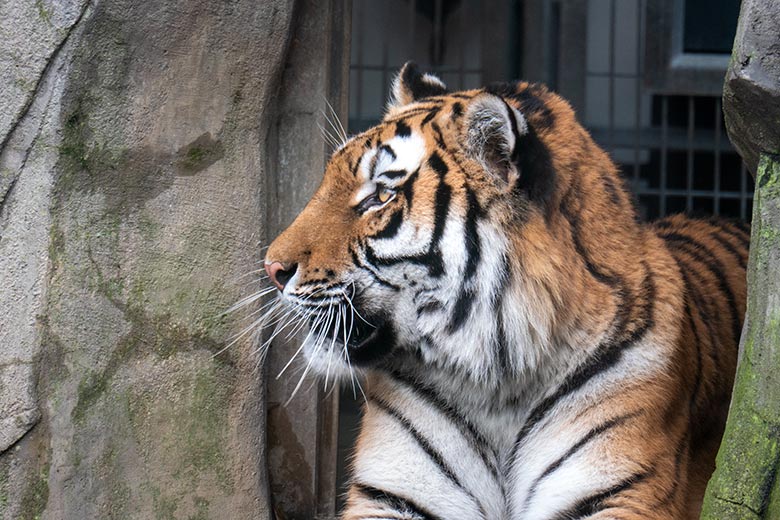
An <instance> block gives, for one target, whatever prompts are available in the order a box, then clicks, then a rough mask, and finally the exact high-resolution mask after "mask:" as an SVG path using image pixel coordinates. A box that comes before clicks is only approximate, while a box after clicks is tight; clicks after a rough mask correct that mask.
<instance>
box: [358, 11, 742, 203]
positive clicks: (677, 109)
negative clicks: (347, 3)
mask: <svg viewBox="0 0 780 520" xmlns="http://www.w3.org/2000/svg"><path fill="white" fill-rule="evenodd" d="M506 1H507V2H511V0H506ZM539 1H541V0H539ZM588 3H589V4H602V5H603V10H602V11H599V12H600V13H601V15H600V16H601V17H602V19H603V23H602V25H603V26H604V27H603V29H604V34H605V35H606V37H605V43H604V48H603V54H602V56H603V61H601V62H600V63H602V64H601V65H598V66H594V64H591V63H585V64H584V67H583V68H584V69H585V70H586V71H587V72H586V77H587V78H592V79H593V80H596V81H601V82H602V83H601V85H603V86H602V87H600V88H603V89H604V91H605V92H606V97H605V103H604V109H603V110H604V112H603V113H604V120H603V122H602V124H588V125H587V126H588V128H589V130H590V131H591V133H592V135H593V137H594V138H595V139H596V140H597V142H599V143H600V144H601V145H602V146H604V147H605V148H606V149H607V150H608V151H609V152H610V153H611V154H612V155H613V157H614V159H615V160H616V162H617V163H618V165H619V167H620V168H621V171H622V172H623V173H624V175H625V176H626V179H627V180H628V181H629V185H630V186H631V188H632V189H633V191H634V193H635V196H636V197H637V201H638V202H639V206H640V210H641V212H642V214H643V215H644V216H645V217H648V218H650V217H657V216H663V215H665V214H667V213H668V212H669V211H677V210H684V211H687V212H693V213H697V212H701V210H702V208H705V209H707V210H708V211H711V212H712V213H714V214H716V215H718V214H726V215H729V216H735V217H741V218H749V211H750V206H751V204H752V200H751V199H752V178H751V177H750V176H749V175H748V174H747V173H746V172H745V169H744V167H740V166H738V163H737V162H736V155H735V154H736V152H735V150H734V149H733V147H732V146H731V143H730V142H729V140H728V139H727V138H726V136H725V134H724V132H723V124H722V117H721V104H720V100H719V99H716V98H704V97H698V98H697V97H694V96H682V97H681V96H668V95H659V94H653V93H652V92H650V91H648V90H647V89H646V87H645V74H646V71H645V62H644V57H645V49H646V46H645V39H646V35H647V36H648V37H651V36H652V35H653V34H654V29H652V28H648V27H647V24H648V23H650V22H651V20H650V19H649V18H648V17H647V16H646V12H647V9H648V1H647V0H588ZM474 5H478V6H479V9H471V7H473V6H474ZM491 5H492V4H491ZM550 5H551V4H548V7H549V6H550ZM555 6H557V7H558V8H559V9H561V10H564V9H566V8H567V7H566V3H565V2H561V3H560V4H558V3H555ZM485 9H489V7H488V6H485V5H482V4H481V3H476V4H475V2H474V0H464V1H461V2H452V1H450V0H433V1H431V2H428V3H423V2H420V1H418V0H408V1H402V0H389V1H380V0H362V1H360V2H354V10H355V16H354V18H353V21H354V23H355V25H354V27H353V45H357V47H358V49H357V51H356V52H355V53H354V59H353V63H352V64H351V71H352V75H351V78H352V81H353V83H352V85H351V88H350V95H351V96H352V98H353V103H352V104H351V106H352V107H353V112H352V113H351V114H350V130H351V131H359V130H362V129H364V128H366V127H367V126H370V125H372V124H375V123H376V122H377V115H376V114H375V113H364V111H365V110H366V109H368V108H369V107H370V106H377V107H380V106H382V105H383V104H384V102H385V99H387V95H388V90H387V89H388V86H389V83H390V80H391V78H392V75H393V74H395V72H396V70H397V68H398V66H399V65H400V63H396V62H395V61H399V59H400V58H399V53H398V52H393V53H391V52H390V51H391V45H393V44H392V43H390V41H391V40H390V37H391V36H392V34H393V33H396V34H404V35H406V36H407V42H404V45H403V47H402V48H404V49H406V56H405V57H406V58H410V59H416V60H417V61H418V62H419V63H420V65H421V66H423V67H427V68H429V69H430V70H433V71H435V72H436V73H438V74H440V75H445V76H447V79H448V80H449V83H450V86H451V87H452V88H456V89H457V88H464V87H465V86H466V85H467V82H468V81H469V78H473V77H474V76H482V75H483V72H484V68H483V63H481V62H479V61H477V62H476V63H475V62H474V61H473V60H471V61H470V60H468V59H467V55H469V56H471V54H472V53H471V52H470V51H471V50H472V49H469V48H468V45H469V44H470V42H473V38H472V39H469V38H468V36H469V35H470V34H473V32H474V31H479V30H484V29H485V28H484V27H483V25H484V23H485V22H484V20H487V18H485V14H484V12H485ZM394 10H399V12H400V13H401V16H400V17H397V18H393V16H392V15H393V13H394ZM376 12H379V13H381V16H380V18H381V25H380V26H379V27H376V26H374V27H372V26H371V25H370V24H368V25H367V24H366V21H367V20H369V19H370V18H371V17H369V16H368V15H367V13H376ZM563 12H564V11H561V13H559V14H560V16H562V13H563ZM628 13H631V14H630V15H629V14H628ZM632 16H635V18H633V19H632V18H631V17H632ZM627 17H628V18H627ZM391 20H392V23H391ZM548 25H550V27H547V28H546V29H545V31H546V32H547V33H549V37H547V38H545V39H543V40H542V41H547V42H548V43H547V44H546V45H547V46H548V47H550V48H549V49H546V50H544V52H546V53H547V54H548V55H549V56H548V58H549V61H550V63H551V64H555V63H558V61H557V56H552V54H553V53H555V52H558V53H561V52H564V49H560V48H558V49H557V51H556V49H555V48H553V47H555V46H553V45H552V44H551V43H550V42H551V41H552V39H553V38H554V39H555V42H556V43H560V42H562V41H563V39H562V37H561V35H560V34H558V33H556V34H553V32H555V31H560V30H561V28H560V27H559V25H560V24H548ZM552 25H556V27H552ZM404 26H405V27H404ZM582 38H583V39H584V40H585V41H583V42H582V45H588V43H589V40H588V39H589V35H588V34H587V31H583V36H582ZM632 38H633V39H634V40H633V41H632ZM569 41H571V40H569ZM421 42H423V44H421ZM366 45H380V46H381V47H379V48H378V49H376V50H375V51H374V53H373V56H374V58H373V59H371V60H366V56H367V55H368V54H367V53H366V51H367V48H366ZM569 45H571V43H569ZM630 45H634V47H630ZM628 49H630V50H628ZM491 52H502V50H501V49H495V50H494V49H491ZM503 52H509V50H508V49H507V50H506V51H503ZM416 53H417V54H416ZM420 54H421V55H420ZM629 54H632V55H633V58H632V60H631V61H630V62H629V61H627V55H629ZM401 61H403V60H401ZM586 61H588V60H586ZM628 63H630V64H632V66H630V67H629V66H627V64H628ZM371 75H373V76H371ZM369 76H370V77H371V78H373V79H369ZM371 81H373V82H376V81H381V82H382V85H381V86H377V85H370V88H369V87H368V86H367V85H369V83H370V82H371ZM471 81H473V79H472V80H471ZM588 88H592V87H588ZM380 91H381V92H382V99H376V100H371V101H370V102H369V97H371V98H373V97H374V96H376V95H377V94H374V92H376V93H378V92H380ZM708 107H711V108H708ZM583 112H585V111H583ZM710 115H711V116H712V118H711V119H710ZM704 120H707V122H706V124H702V122H701V121H704ZM586 123H587V122H586ZM703 179H708V180H706V182H704V181H703ZM681 190H682V191H681ZM735 194H736V195H735ZM670 197H672V199H670ZM681 201H684V204H683V205H682V206H681V204H680V202H681ZM735 204H736V205H735Z"/></svg>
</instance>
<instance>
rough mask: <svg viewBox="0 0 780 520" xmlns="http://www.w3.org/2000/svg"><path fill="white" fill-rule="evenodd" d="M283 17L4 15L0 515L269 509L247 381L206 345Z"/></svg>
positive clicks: (225, 282)
mask: <svg viewBox="0 0 780 520" xmlns="http://www.w3.org/2000/svg"><path fill="white" fill-rule="evenodd" d="M293 12H294V5H293V1H292V0H288V1H278V0H277V1H274V2H253V1H248V0H233V1H230V2H211V1H208V0H178V1H177V0H172V1H165V2H136V1H133V0H97V1H92V2H89V1H87V0H70V1H59V0H57V1H55V0H19V1H14V2H0V72H1V74H0V143H1V144H2V148H0V204H2V207H1V208H0V345H2V347H1V348H0V518H3V519H14V520H16V519H34V518H35V519H37V518H41V519H56V520H61V519H91V518H101V519H102V518H122V519H124V518H143V519H148V518H187V519H205V518H217V517H220V518H231V519H240V518H267V517H268V516H269V514H270V513H269V506H268V496H267V487H268V482H267V474H266V466H265V452H264V449H265V443H264V441H265V438H264V436H265V404H264V402H265V399H264V397H265V396H264V388H263V384H262V378H261V375H262V374H261V373H259V372H258V371H257V370H256V369H255V366H256V361H257V360H256V359H255V358H253V357H252V356H251V354H250V349H249V346H248V345H245V344H239V345H237V346H236V348H233V349H230V350H228V351H226V352H224V353H222V354H219V355H216V354H217V353H218V352H219V351H220V350H221V349H222V347H224V346H225V344H226V342H227V339H228V338H229V337H230V336H231V335H233V334H235V333H236V332H237V331H238V330H239V327H240V325H241V324H240V323H239V322H237V321H236V320H235V319H234V318H232V317H225V316H223V315H222V313H223V311H224V310H225V309H226V308H227V307H229V306H230V304H231V303H232V302H234V301H236V300H237V299H238V298H239V297H240V296H242V295H245V294H246V292H247V290H248V288H247V287H246V286H245V285H242V284H243V283H244V282H243V281H241V280H240V275H242V274H244V273H246V272H248V271H250V270H252V269H256V268H257V267H259V266H258V265H257V260H258V259H259V258H260V253H259V251H258V248H257V244H258V242H259V241H260V240H264V239H266V238H267V237H266V235H267V229H266V222H267V202H268V200H269V197H270V192H272V191H273V189H272V188H271V187H269V186H268V184H267V183H268V181H267V179H268V178H273V175H270V173H271V170H273V169H274V168H276V165H275V162H274V161H275V159H274V158H273V157H271V156H269V155H268V154H267V153H266V148H267V146H266V145H267V140H268V138H269V129H271V128H273V127H275V125H277V122H276V106H275V96H276V94H277V90H278V88H279V85H280V81H281V77H282V71H283V68H284V66H285V60H286V57H287V55H288V51H289V45H290V39H291V28H292V23H293ZM322 94H323V97H322V99H323V101H324V99H325V95H326V94H327V92H323V93H322ZM275 132H279V130H278V129H277V130H275ZM275 135H276V134H275ZM311 153H316V154H318V155H317V157H319V158H321V154H322V149H318V150H315V151H313V152H311Z"/></svg>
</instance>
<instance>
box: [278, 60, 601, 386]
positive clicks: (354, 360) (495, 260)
mask: <svg viewBox="0 0 780 520" xmlns="http://www.w3.org/2000/svg"><path fill="white" fill-rule="evenodd" d="M561 128H562V129H564V130H563V133H562V134H561V135H557V134H558V133H560V132H561V131H560V130H558V129H561ZM567 128H568V130H566V129H567ZM580 131H581V132H580ZM540 136H545V137H546V141H545V142H543V141H542V139H541V137H540ZM555 139H558V140H576V141H577V142H579V141H580V140H582V139H585V141H589V140H590V138H589V136H587V133H586V132H584V130H582V128H581V127H580V126H579V125H578V124H577V123H576V121H575V120H574V117H573V113H572V111H571V109H570V108H569V107H568V105H567V104H566V102H565V101H563V100H562V99H561V98H559V97H557V96H556V95H554V94H552V93H550V92H549V91H547V90H546V89H545V88H544V87H542V86H538V85H532V84H527V83H515V84H500V85H494V86H491V87H488V88H484V89H478V90H469V91H463V92H456V93H449V92H448V91H447V89H446V87H445V85H444V84H443V83H442V82H441V81H440V80H439V79H438V78H436V77H434V76H432V75H429V74H423V73H421V72H420V71H419V70H418V69H417V67H416V66H415V65H414V64H412V63H407V64H406V65H405V66H404V67H403V68H402V69H401V71H400V73H399V74H398V76H397V78H396V79H395V81H394V84H393V89H392V98H391V101H390V102H389V105H388V108H387V111H386V115H385V117H384V119H383V121H382V122H381V123H380V124H379V125H378V126H376V127H374V128H371V129H369V130H367V131H365V132H363V133H362V134H360V135H357V136H354V137H352V138H351V139H349V140H348V141H347V142H346V143H345V144H343V146H342V147H341V148H339V149H338V150H336V151H335V152H334V153H333V155H332V157H331V159H330V161H329V163H328V165H327V169H326V171H325V175H324V178H323V181H322V184H321V185H320V187H319V188H318V190H317V191H316V193H315V194H314V196H313V197H312V199H311V201H310V202H309V203H308V204H307V206H306V207H305V208H304V209H303V211H302V212H301V213H300V215H298V217H297V218H296V219H295V221H294V222H293V223H292V224H291V225H290V226H289V227H288V228H287V229H286V230H285V231H284V232H283V233H282V234H281V235H280V236H279V237H278V238H276V239H275V240H274V241H273V243H272V244H271V245H270V247H269V249H268V251H267V255H266V259H265V267H266V271H267V272H268V274H269V277H270V279H271V280H272V281H273V283H274V284H275V285H276V287H277V288H278V290H279V291H280V297H281V299H282V300H283V301H284V302H285V303H286V304H287V305H288V306H289V307H292V308H293V309H295V311H296V312H297V313H298V315H303V316H306V317H307V318H308V320H309V322H310V325H311V327H310V331H309V333H308V336H307V338H306V340H305V342H304V345H303V351H304V353H305V356H306V357H307V358H308V361H309V362H310V363H311V365H312V367H313V368H314V369H315V370H316V371H319V372H321V373H323V374H325V373H326V372H329V373H331V374H333V373H337V374H341V375H347V374H352V373H354V370H360V369H362V368H367V367H374V366H382V365H387V364H392V363H393V362H395V361H399V362H400V360H403V361H404V362H406V363H409V362H412V363H417V364H430V365H431V366H446V367H450V368H453V369H455V370H458V371H461V372H463V373H465V374H468V375H469V376H472V377H475V378H477V379H480V378H487V377H489V376H490V375H493V374H495V372H496V370H498V369H504V370H505V369H506V368H507V367H514V368H522V367H521V365H523V366H524V365H530V364H533V363H534V358H535V357H539V356H541V355H542V354H534V353H531V354H529V352H530V350H529V349H530V346H531V345H534V348H535V349H537V350H538V349H539V348H541V349H544V348H546V347H545V345H548V344H549V343H550V342H551V341H553V340H554V338H553V336H554V335H555V330H557V328H560V326H561V321H562V318H561V317H560V312H559V310H560V307H562V306H565V305H566V302H565V301H564V300H565V298H566V289H565V285H566V284H565V283H561V281H560V280H558V279H556V277H558V276H559V275H560V271H561V269H562V268H561V265H563V264H564V262H563V260H562V259H561V258H562V256H564V255H565V254H566V251H563V250H561V248H560V247H558V246H557V245H556V243H557V239H556V236H555V235H556V232H555V231H554V230H552V229H553V228H554V225H553V221H554V220H555V219H554V217H553V215H554V214H555V213H556V212H557V210H556V208H557V206H558V204H559V203H560V200H561V198H562V197H563V194H564V193H565V192H566V191H567V189H568V186H570V185H571V181H570V180H569V177H570V175H569V173H567V172H566V171H565V170H566V168H565V167H564V168H563V170H564V171H563V172H561V163H560V161H567V160H575V159H576V160H580V159H578V158H577V157H576V155H577V152H576V148H577V147H576V146H573V147H571V148H572V149H573V150H575V151H574V152H572V154H571V157H569V156H568V155H567V154H566V153H564V154H562V155H561V154H557V155H556V156H555V157H553V156H552V154H551V152H550V148H549V145H550V140H553V141H554V140H555ZM585 145H587V143H585V144H584V145H582V146H585ZM562 148H566V147H565V146H562ZM594 160H595V159H594ZM554 163H555V164H554ZM607 163H609V161H608V159H607ZM567 232H568V231H567ZM519 264H523V265H522V266H520V265H519ZM519 267H522V271H523V273H525V274H524V275H523V276H519V275H518V274H517V272H518V268H519ZM572 276H574V277H576V273H575V274H572ZM571 281H572V282H573V283H576V280H571ZM509 311H511V312H509ZM573 319H574V318H573ZM563 321H565V320H563ZM509 344H511V345H513V347H512V348H509V347H508V345H509ZM524 345H526V346H528V348H526V351H525V353H523V352H524V351H523V349H524V348H525V347H524Z"/></svg>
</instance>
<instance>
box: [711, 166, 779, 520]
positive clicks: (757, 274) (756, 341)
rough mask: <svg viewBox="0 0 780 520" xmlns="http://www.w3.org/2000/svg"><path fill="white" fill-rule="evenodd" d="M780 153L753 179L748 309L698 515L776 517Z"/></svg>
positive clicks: (714, 519)
mask: <svg viewBox="0 0 780 520" xmlns="http://www.w3.org/2000/svg"><path fill="white" fill-rule="evenodd" d="M779 265H780V157H777V156H774V157H772V156H767V155H763V156H762V158H761V160H760V162H759V166H758V172H757V176H756V197H755V202H754V204H753V229H752V236H751V244H750V264H749V266H748V284H749V288H750V290H749V294H748V308H747V315H746V318H745V327H744V329H743V333H742V340H741V344H740V361H739V368H738V370H737V378H736V383H735V385H734V395H733V397H732V404H731V409H730V411H729V418H728V423H727V424H726V431H725V434H724V436H723V444H722V445H721V448H720V451H719V452H718V458H717V469H716V471H715V474H714V475H713V477H712V480H710V483H709V487H708V488H707V495H706V498H705V502H704V508H703V511H702V519H703V520H721V519H724V518H756V519H767V520H769V519H775V518H780V479H777V475H778V474H779V472H780V374H778V371H777V367H778V366H780V270H778V266H779Z"/></svg>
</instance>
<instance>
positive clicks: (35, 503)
mask: <svg viewBox="0 0 780 520" xmlns="http://www.w3.org/2000/svg"><path fill="white" fill-rule="evenodd" d="M48 501H49V471H48V468H47V469H46V470H45V471H43V472H42V473H40V474H39V475H38V476H37V478H34V479H33V481H32V482H31V483H30V484H29V485H28V486H27V489H25V492H24V494H23V495H22V500H21V511H20V518H19V520H40V518H41V515H42V514H43V511H44V510H45V509H46V504H47V503H48Z"/></svg>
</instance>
